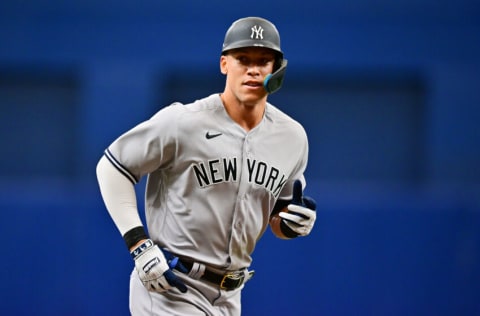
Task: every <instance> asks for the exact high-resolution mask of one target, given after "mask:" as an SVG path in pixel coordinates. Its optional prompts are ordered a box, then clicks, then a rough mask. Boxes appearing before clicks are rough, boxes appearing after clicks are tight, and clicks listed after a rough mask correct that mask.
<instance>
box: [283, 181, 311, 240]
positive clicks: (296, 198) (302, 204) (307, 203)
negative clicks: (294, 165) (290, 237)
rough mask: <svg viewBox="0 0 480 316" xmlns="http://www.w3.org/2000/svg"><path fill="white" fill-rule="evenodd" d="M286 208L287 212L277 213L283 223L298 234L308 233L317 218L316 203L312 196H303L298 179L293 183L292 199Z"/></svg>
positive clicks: (305, 234) (304, 234)
mask: <svg viewBox="0 0 480 316" xmlns="http://www.w3.org/2000/svg"><path fill="white" fill-rule="evenodd" d="M287 209H288V212H280V213H279V214H278V215H279V216H280V217H281V218H282V219H283V222H284V224H285V225H287V226H288V228H290V229H291V230H292V231H293V232H295V233H296V234H298V235H300V236H307V235H308V234H310V232H311V231H312V228H313V225H314V224H315V220H316V219H317V212H315V209H316V203H315V201H314V200H313V199H312V198H310V197H308V196H303V192H302V183H301V182H300V180H296V181H295V182H294V184H293V199H292V203H291V204H289V205H288V206H287Z"/></svg>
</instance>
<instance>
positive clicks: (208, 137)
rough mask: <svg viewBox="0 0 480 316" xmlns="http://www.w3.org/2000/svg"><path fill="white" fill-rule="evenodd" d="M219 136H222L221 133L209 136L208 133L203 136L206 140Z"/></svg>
mask: <svg viewBox="0 0 480 316" xmlns="http://www.w3.org/2000/svg"><path fill="white" fill-rule="evenodd" d="M220 135H222V133H217V134H210V132H207V133H206V134H205V137H206V138H207V139H212V138H215V137H218V136H220Z"/></svg>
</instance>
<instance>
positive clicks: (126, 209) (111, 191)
mask: <svg viewBox="0 0 480 316" xmlns="http://www.w3.org/2000/svg"><path fill="white" fill-rule="evenodd" d="M97 179H98V184H99V186H100V192H101V194H102V198H103V201H104V203H105V206H106V208H107V210H108V212H109V214H110V216H111V217H112V219H113V222H114V223H115V225H116V226H117V228H118V230H119V231H120V233H121V234H122V236H124V235H125V233H127V232H129V231H131V230H132V229H134V228H135V227H139V226H143V225H142V221H141V219H140V216H139V214H138V208H137V198H136V195H135V188H134V186H133V184H132V183H131V182H130V181H129V180H128V179H127V178H126V177H125V176H124V175H123V174H122V173H120V172H119V171H118V170H117V169H116V168H115V167H114V166H113V165H112V164H111V163H110V161H108V159H107V158H106V157H105V156H103V157H102V158H101V159H100V161H99V162H98V164H97Z"/></svg>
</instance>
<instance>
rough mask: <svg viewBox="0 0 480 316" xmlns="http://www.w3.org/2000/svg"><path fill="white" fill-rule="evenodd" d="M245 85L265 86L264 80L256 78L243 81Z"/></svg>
mask: <svg viewBox="0 0 480 316" xmlns="http://www.w3.org/2000/svg"><path fill="white" fill-rule="evenodd" d="M243 85H244V86H247V87H249V88H254V89H257V88H262V87H263V82H262V81H256V80H248V81H245V82H244V83H243Z"/></svg>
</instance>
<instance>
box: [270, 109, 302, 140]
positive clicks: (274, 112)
mask: <svg viewBox="0 0 480 316" xmlns="http://www.w3.org/2000/svg"><path fill="white" fill-rule="evenodd" d="M265 115H266V118H267V120H268V121H270V122H271V123H272V124H275V125H277V126H278V127H280V128H282V129H288V130H297V131H298V132H300V133H305V130H304V128H303V126H302V124H301V123H300V122H298V121H297V120H295V119H294V118H293V117H291V116H290V115H288V114H287V113H285V112H284V111H282V110H280V109H279V108H278V107H276V106H275V105H273V104H271V103H267V111H266V112H265Z"/></svg>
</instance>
